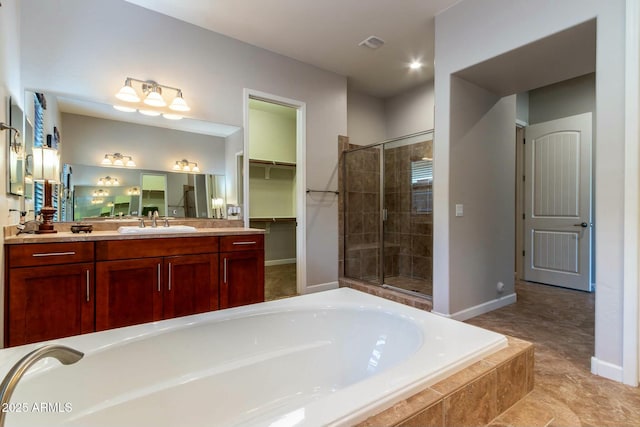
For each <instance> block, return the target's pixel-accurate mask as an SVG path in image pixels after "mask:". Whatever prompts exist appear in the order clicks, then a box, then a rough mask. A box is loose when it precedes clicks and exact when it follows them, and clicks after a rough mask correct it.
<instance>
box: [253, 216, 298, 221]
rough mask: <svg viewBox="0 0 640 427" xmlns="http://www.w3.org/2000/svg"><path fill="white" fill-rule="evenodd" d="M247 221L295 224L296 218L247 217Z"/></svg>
mask: <svg viewBox="0 0 640 427" xmlns="http://www.w3.org/2000/svg"><path fill="white" fill-rule="evenodd" d="M249 221H254V222H295V221H296V217H288V216H286V217H282V216H276V217H256V218H254V217H249Z"/></svg>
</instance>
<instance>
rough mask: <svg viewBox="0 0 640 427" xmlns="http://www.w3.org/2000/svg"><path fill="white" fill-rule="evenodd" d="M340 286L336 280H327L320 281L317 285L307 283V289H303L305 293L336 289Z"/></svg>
mask: <svg viewBox="0 0 640 427" xmlns="http://www.w3.org/2000/svg"><path fill="white" fill-rule="evenodd" d="M339 287H340V285H339V284H338V282H337V281H335V282H327V283H320V284H318V285H309V286H307V289H305V291H304V293H305V294H312V293H315V292H323V291H330V290H331V289H338V288H339Z"/></svg>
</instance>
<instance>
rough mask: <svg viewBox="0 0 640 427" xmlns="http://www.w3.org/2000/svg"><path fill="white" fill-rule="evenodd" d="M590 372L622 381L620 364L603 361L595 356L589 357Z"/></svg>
mask: <svg viewBox="0 0 640 427" xmlns="http://www.w3.org/2000/svg"><path fill="white" fill-rule="evenodd" d="M591 373H592V374H593V375H598V376H600V377H604V378H608V379H610V380H613V381H617V382H619V383H621V382H622V366H618V365H614V364H613V363H609V362H605V361H603V360H600V359H598V358H597V357H595V356H594V357H591Z"/></svg>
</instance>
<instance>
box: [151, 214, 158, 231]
mask: <svg viewBox="0 0 640 427" xmlns="http://www.w3.org/2000/svg"><path fill="white" fill-rule="evenodd" d="M157 226H158V211H153V217H152V218H151V227H152V228H156V227H157Z"/></svg>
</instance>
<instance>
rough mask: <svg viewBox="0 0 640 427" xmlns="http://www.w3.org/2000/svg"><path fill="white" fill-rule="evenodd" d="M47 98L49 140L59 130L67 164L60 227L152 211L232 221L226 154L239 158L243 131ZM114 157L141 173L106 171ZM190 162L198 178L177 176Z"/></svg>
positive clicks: (231, 164) (121, 169) (184, 174)
mask: <svg viewBox="0 0 640 427" xmlns="http://www.w3.org/2000/svg"><path fill="white" fill-rule="evenodd" d="M33 97H34V92H29V91H27V93H26V98H27V99H29V98H31V99H32V98H33ZM45 97H46V105H47V108H46V109H45V112H44V116H45V119H44V125H43V127H44V130H43V133H44V134H48V133H51V131H52V129H54V128H56V129H59V135H58V136H57V138H58V144H59V145H58V146H59V153H60V158H61V163H63V164H64V167H63V168H62V170H63V174H62V176H61V179H62V181H61V182H62V189H61V191H60V203H61V208H60V209H59V211H60V218H61V220H63V221H78V220H85V219H101V218H102V219H104V218H106V217H114V216H115V217H118V216H120V215H122V216H125V215H131V216H141V215H143V214H146V212H145V211H149V210H150V209H153V210H157V211H158V214H159V215H161V216H170V217H178V218H226V217H227V215H226V212H227V207H228V206H233V205H235V203H236V201H237V200H238V198H237V195H236V194H235V193H236V186H235V180H236V171H235V169H236V164H235V162H234V161H231V162H229V161H227V152H228V151H229V152H232V153H235V152H236V151H237V147H238V144H241V143H242V140H243V136H242V132H241V128H239V127H236V126H229V125H221V124H216V123H210V122H204V121H200V120H195V119H189V118H184V119H182V120H178V121H173V120H167V119H165V118H162V117H149V116H143V115H141V114H139V113H137V112H133V113H127V112H122V111H117V110H115V109H114V108H113V107H112V106H111V105H105V104H100V103H96V102H92V101H87V100H79V99H72V98H68V97H65V96H60V95H56V94H50V93H48V94H46V95H45ZM31 104H33V100H32V101H31ZM25 105H27V108H25V110H26V112H27V114H26V116H27V120H32V118H31V115H32V113H31V112H30V111H29V102H28V101H27V102H26V103H25ZM32 133H33V132H32ZM31 139H33V137H31ZM230 150H233V151H230ZM115 153H119V154H120V153H121V154H123V155H124V156H125V160H126V159H127V158H129V157H130V159H131V160H133V161H134V162H135V164H136V166H135V167H126V166H125V165H120V166H119V167H118V166H116V165H111V166H102V165H101V163H102V161H103V160H104V159H105V157H108V156H109V157H110V156H112V155H113V154H115ZM233 155H234V154H231V158H232V159H233ZM186 159H189V160H188V161H187V160H186ZM185 161H186V162H187V164H188V165H191V166H193V165H196V164H197V166H198V169H199V171H198V170H197V169H196V172H193V171H188V172H182V171H180V170H178V171H176V168H177V164H178V163H180V164H182V163H183V162H185ZM180 169H181V168H180ZM185 170H186V169H185ZM228 176H231V178H228ZM106 177H111V178H117V179H118V185H112V186H111V187H110V188H109V189H108V190H109V195H106V194H105V190H106V189H107V186H106V185H105V186H100V185H98V179H99V178H106ZM227 187H229V188H227ZM100 189H102V190H103V192H102V193H101V192H100V191H99V190H100ZM25 190H26V191H28V190H27V189H26V188H25ZM31 193H32V191H31V192H29V194H31ZM94 193H95V194H96V196H94Z"/></svg>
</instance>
